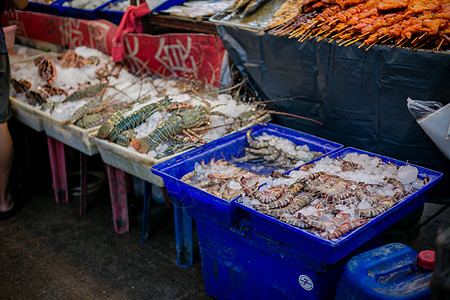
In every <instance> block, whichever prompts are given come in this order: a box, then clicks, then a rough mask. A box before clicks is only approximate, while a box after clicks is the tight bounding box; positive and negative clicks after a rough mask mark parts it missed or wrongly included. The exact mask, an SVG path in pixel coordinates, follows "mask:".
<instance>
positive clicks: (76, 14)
mask: <svg viewBox="0 0 450 300" xmlns="http://www.w3.org/2000/svg"><path fill="white" fill-rule="evenodd" d="M67 2H72V0H58V1H55V5H56V7H57V8H58V10H59V14H60V15H61V16H64V17H70V18H76V19H86V20H97V19H99V18H100V17H99V16H98V14H97V10H98V7H97V8H95V9H93V10H87V9H81V8H75V7H70V6H64V3H67Z"/></svg>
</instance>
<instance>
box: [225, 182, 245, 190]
mask: <svg viewBox="0 0 450 300" xmlns="http://www.w3.org/2000/svg"><path fill="white" fill-rule="evenodd" d="M228 187H229V188H230V189H232V190H239V189H241V188H242V187H241V185H240V184H239V182H236V181H234V180H231V181H230V182H229V183H228Z"/></svg>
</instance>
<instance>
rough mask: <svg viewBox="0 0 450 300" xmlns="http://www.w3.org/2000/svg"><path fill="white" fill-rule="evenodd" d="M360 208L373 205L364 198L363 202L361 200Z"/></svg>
mask: <svg viewBox="0 0 450 300" xmlns="http://www.w3.org/2000/svg"><path fill="white" fill-rule="evenodd" d="M358 208H359V209H368V208H372V206H371V205H370V204H369V202H367V201H366V200H362V201H361V202H359V204H358Z"/></svg>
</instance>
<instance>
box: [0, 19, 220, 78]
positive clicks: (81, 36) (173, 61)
mask: <svg viewBox="0 0 450 300" xmlns="http://www.w3.org/2000/svg"><path fill="white" fill-rule="evenodd" d="M2 24H3V25H4V26H7V25H13V24H16V25H17V26H18V29H17V31H16V35H18V36H22V37H25V38H29V39H34V40H38V41H44V42H48V43H52V44H57V45H61V46H62V47H64V48H68V49H74V48H76V47H79V46H86V47H89V48H94V49H97V50H100V51H102V52H103V53H105V54H107V55H111V50H112V45H113V37H114V36H115V34H116V32H117V28H118V27H117V26H116V25H114V24H112V23H110V22H108V21H106V20H94V21H92V20H82V19H75V18H68V17H60V16H54V15H49V14H43V13H36V12H30V11H14V12H13V11H7V12H5V14H4V15H3V16H2ZM225 51H226V50H225V48H224V46H223V44H222V42H221V40H220V38H219V37H218V36H215V35H208V34H195V33H190V34H178V33H177V34H162V35H149V34H142V33H133V34H127V35H126V36H125V60H124V63H125V64H126V65H128V66H130V67H131V70H132V71H133V72H135V73H137V72H139V73H141V74H142V73H148V74H155V75H161V76H177V77H187V78H192V79H197V80H200V81H202V82H206V83H210V84H214V85H216V86H218V85H219V79H220V74H221V69H222V62H223V59H224V56H225V53H226V52H225Z"/></svg>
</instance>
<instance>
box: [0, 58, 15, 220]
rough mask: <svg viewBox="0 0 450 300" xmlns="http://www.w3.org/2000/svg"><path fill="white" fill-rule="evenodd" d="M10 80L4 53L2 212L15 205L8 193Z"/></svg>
mask: <svg viewBox="0 0 450 300" xmlns="http://www.w3.org/2000/svg"><path fill="white" fill-rule="evenodd" d="M9 80H10V67H9V57H8V54H7V53H2V54H0V212H5V211H8V210H10V209H11V208H12V207H13V205H14V199H11V194H10V193H9V191H8V183H9V175H10V173H11V168H12V162H13V143H12V139H11V135H10V133H9V128H8V122H7V121H8V120H9V119H10V118H11V117H12V109H11V103H10V102H9V88H10V83H9Z"/></svg>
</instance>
